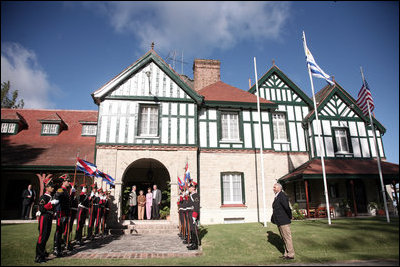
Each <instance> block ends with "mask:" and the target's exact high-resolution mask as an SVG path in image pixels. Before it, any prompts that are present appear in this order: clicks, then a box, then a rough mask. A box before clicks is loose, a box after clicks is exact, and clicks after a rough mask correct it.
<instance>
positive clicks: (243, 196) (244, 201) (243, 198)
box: [240, 173, 246, 204]
mask: <svg viewBox="0 0 400 267" xmlns="http://www.w3.org/2000/svg"><path fill="white" fill-rule="evenodd" d="M240 176H241V178H242V203H243V204H246V196H245V189H244V173H241V175H240Z"/></svg>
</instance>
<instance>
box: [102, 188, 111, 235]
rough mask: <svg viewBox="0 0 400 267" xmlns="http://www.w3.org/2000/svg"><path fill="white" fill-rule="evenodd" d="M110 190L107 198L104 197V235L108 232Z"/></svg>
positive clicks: (106, 195)
mask: <svg viewBox="0 0 400 267" xmlns="http://www.w3.org/2000/svg"><path fill="white" fill-rule="evenodd" d="M110 193H111V192H110V191H106V194H105V196H104V197H105V199H104V213H103V224H102V229H101V230H102V233H103V234H104V235H107V234H108V231H107V217H108V213H109V212H110Z"/></svg>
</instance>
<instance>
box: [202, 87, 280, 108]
mask: <svg viewBox="0 0 400 267" xmlns="http://www.w3.org/2000/svg"><path fill="white" fill-rule="evenodd" d="M199 94H200V95H202V96H204V100H205V104H206V105H207V104H210V103H213V102H214V103H216V102H218V103H226V102H236V103H237V104H243V103H250V104H257V96H255V95H253V94H251V93H249V92H246V91H244V90H240V89H239V88H236V87H234V86H231V85H229V84H226V83H224V82H221V81H219V82H216V83H213V84H210V85H208V86H206V87H204V88H203V89H201V90H199ZM260 105H263V106H268V107H276V106H277V105H276V104H275V103H274V102H271V101H268V100H266V99H264V98H261V97H260Z"/></svg>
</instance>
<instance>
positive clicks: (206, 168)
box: [2, 49, 399, 224]
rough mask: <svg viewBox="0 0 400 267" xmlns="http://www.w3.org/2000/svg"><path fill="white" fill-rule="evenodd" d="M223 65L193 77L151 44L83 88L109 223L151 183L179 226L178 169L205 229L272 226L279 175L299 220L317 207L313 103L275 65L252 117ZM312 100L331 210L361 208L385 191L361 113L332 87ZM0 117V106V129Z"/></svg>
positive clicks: (246, 94) (394, 170) (201, 65)
mask: <svg viewBox="0 0 400 267" xmlns="http://www.w3.org/2000/svg"><path fill="white" fill-rule="evenodd" d="M220 67H221V63H220V62H219V61H218V60H205V59H196V60H195V61H194V64H193V80H191V79H190V78H189V77H187V76H184V75H180V74H178V73H177V72H175V71H174V70H173V69H172V68H171V67H170V66H169V65H168V64H167V63H166V62H164V61H163V59H162V58H161V57H160V56H158V54H157V53H156V52H155V51H154V49H151V50H150V51H149V52H147V53H146V54H145V55H143V56H142V57H141V58H140V59H139V60H137V61H136V62H134V63H133V64H132V65H130V66H129V67H127V68H126V69H124V70H123V71H122V72H121V73H119V74H118V75H117V76H115V77H114V78H113V79H111V80H110V81H109V82H108V83H106V84H105V85H104V86H102V87H101V88H99V89H98V90H96V91H95V92H93V93H92V97H93V99H94V102H95V104H96V105H97V106H98V112H96V115H97V118H96V123H97V132H96V136H95V142H94V143H93V145H92V146H93V148H92V149H93V150H92V151H93V158H91V157H89V158H88V161H91V162H93V163H95V164H96V166H97V167H98V168H99V169H100V170H102V171H103V172H105V173H108V174H109V175H111V176H112V177H114V178H115V188H114V189H113V190H112V191H111V192H112V195H113V197H114V204H115V205H114V206H113V208H114V214H115V216H113V218H114V219H116V218H118V219H121V218H122V215H123V213H124V206H125V205H126V203H125V202H124V201H125V197H124V196H125V193H124V192H126V188H127V187H130V186H132V185H136V186H137V189H138V190H145V192H146V190H147V188H148V187H151V186H152V185H153V184H157V185H158V187H159V188H160V189H161V191H163V192H165V194H164V195H163V196H164V199H166V198H167V195H168V193H169V194H170V197H171V200H170V204H169V207H170V215H171V220H172V221H174V222H177V221H178V213H177V206H176V199H177V197H178V184H177V177H178V176H179V177H180V178H181V179H182V178H183V174H184V170H185V166H188V167H189V170H190V174H191V177H192V178H193V179H194V181H196V182H197V183H198V192H199V193H200V206H201V209H200V221H201V223H202V224H219V223H238V222H257V221H262V220H263V219H264V216H266V218H267V220H268V221H269V219H270V218H271V214H272V201H273V199H274V194H273V191H272V187H273V184H274V183H276V182H277V181H279V182H281V183H282V184H283V186H284V189H285V192H286V193H287V194H288V196H289V199H290V202H291V204H292V205H294V204H295V203H298V204H299V206H300V208H301V209H302V210H303V211H304V213H305V214H307V215H308V216H315V213H316V212H317V209H318V207H323V206H324V205H325V198H324V194H323V192H324V188H323V182H322V172H321V164H320V161H319V160H320V153H321V151H320V150H319V149H317V147H318V146H316V144H317V132H316V130H317V129H318V128H317V127H316V121H315V114H314V111H313V102H312V100H311V98H310V97H308V96H307V95H306V94H305V93H304V92H303V91H302V90H301V89H300V88H299V87H298V86H297V85H296V84H295V83H294V82H293V81H291V80H290V79H289V78H288V77H287V76H286V75H285V74H284V73H283V72H282V71H281V70H280V69H279V68H278V67H277V66H275V65H273V66H272V67H271V68H270V69H269V70H268V71H267V72H266V73H265V74H264V75H263V76H262V77H261V78H260V79H259V80H258V81H257V83H258V87H259V89H260V110H261V112H260V114H259V113H258V111H257V95H256V86H255V84H254V85H253V86H252V87H251V88H250V89H249V90H248V91H245V90H241V89H239V88H236V87H234V86H231V85H228V84H226V83H224V82H223V81H221V74H220ZM317 102H318V115H319V118H320V121H321V126H322V128H321V129H322V138H323V142H324V148H325V149H324V151H325V161H326V174H327V179H328V185H329V194H330V195H329V197H330V199H331V205H332V206H333V210H332V212H333V215H335V216H340V215H342V214H341V213H340V210H339V208H340V206H339V204H340V203H342V202H344V201H348V202H349V204H350V206H351V209H352V211H353V212H354V213H356V214H358V215H360V214H367V213H368V210H367V204H368V203H369V202H380V198H381V197H382V194H380V184H379V176H378V174H377V165H376V161H375V160H374V157H375V156H376V153H377V152H376V151H375V150H374V146H373V143H372V142H373V140H372V132H371V127H370V126H369V124H368V118H366V117H364V116H363V115H362V112H361V111H360V110H359V109H358V107H357V105H356V103H355V100H354V99H353V98H352V97H351V96H350V95H349V94H348V93H347V92H346V91H345V90H344V89H343V88H342V87H341V86H340V85H339V84H338V83H337V82H336V83H335V85H334V86H327V87H325V88H323V89H322V90H321V91H320V92H318V94H317ZM18 112H19V111H18ZM53 113H55V112H54V111H53ZM21 114H22V113H21ZM57 114H58V115H59V117H60V118H61V119H63V115H62V114H61V113H59V112H57ZM15 116H17V115H15ZM15 116H14V117H15ZM52 116H53V119H54V115H52ZM42 117H43V118H44V117H45V116H42ZM16 118H17V117H15V119H16ZM6 119H7V118H5V117H4V120H3V110H2V133H3V122H4V123H6V122H7V121H6ZM40 119H42V118H40ZM42 121H43V123H44V122H46V121H47V120H42ZM59 122H60V121H59ZM66 124H67V125H68V130H69V129H70V127H71V124H70V123H69V122H67V121H66ZM59 125H60V126H59V127H60V129H62V128H63V127H64V126H62V123H61V122H60V123H59ZM375 125H377V129H376V133H377V136H378V138H377V140H378V145H379V151H378V153H380V156H381V158H382V160H383V161H382V170H383V176H384V182H385V184H386V185H390V184H391V183H392V181H393V180H395V181H396V182H397V183H398V180H399V166H398V164H392V163H388V162H386V161H385V153H384V147H383V142H382V135H383V134H384V132H385V128H384V127H383V126H382V125H381V124H380V123H379V121H378V120H376V119H375ZM7 127H8V126H7ZM7 129H8V128H7ZM4 131H6V126H4ZM7 131H8V130H7ZM10 131H11V130H10ZM25 131H27V130H25ZM63 131H66V130H63ZM260 132H261V135H260ZM18 134H19V133H17V136H18ZM76 138H78V137H76ZM54 140H55V139H51V140H50V139H49V140H47V139H46V140H43V142H52V141H54ZM2 142H3V134H2ZM260 146H262V148H263V165H264V180H265V188H264V190H263V188H262V186H263V182H262V180H263V179H262V177H261V167H260V165H261V164H260V159H261V157H260V155H261V154H260ZM2 156H3V143H2ZM38 157H39V158H40V157H41V155H38ZM70 157H72V156H70ZM91 159H93V161H92V160H91ZM2 167H3V161H2ZM17 169H18V168H17ZM44 170H46V169H44ZM2 175H3V173H2ZM97 184H98V185H99V184H100V180H99V181H97ZM389 189H390V187H387V190H388V191H389ZM263 191H265V199H266V207H265V210H266V214H263V212H264V207H263ZM2 195H3V193H2ZM389 202H391V201H389ZM164 205H165V203H164ZM391 212H394V211H393V208H392V209H391Z"/></svg>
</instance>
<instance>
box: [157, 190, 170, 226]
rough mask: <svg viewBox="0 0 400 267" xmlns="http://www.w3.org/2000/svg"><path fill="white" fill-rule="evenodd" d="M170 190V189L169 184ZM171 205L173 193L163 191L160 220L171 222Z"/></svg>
mask: <svg viewBox="0 0 400 267" xmlns="http://www.w3.org/2000/svg"><path fill="white" fill-rule="evenodd" d="M168 188H170V186H169V184H168ZM170 203H171V192H170V190H168V189H165V190H164V191H162V200H161V207H162V208H161V210H160V219H167V220H169V216H170Z"/></svg>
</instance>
